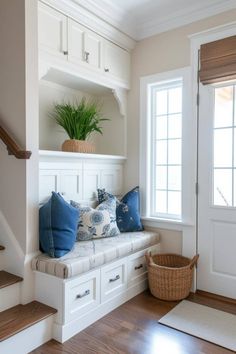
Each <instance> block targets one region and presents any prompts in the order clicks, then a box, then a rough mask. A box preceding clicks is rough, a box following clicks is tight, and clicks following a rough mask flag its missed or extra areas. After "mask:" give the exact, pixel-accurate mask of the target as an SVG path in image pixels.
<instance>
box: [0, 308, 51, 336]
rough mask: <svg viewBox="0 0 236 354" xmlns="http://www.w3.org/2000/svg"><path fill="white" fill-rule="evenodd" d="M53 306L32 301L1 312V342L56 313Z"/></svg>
mask: <svg viewBox="0 0 236 354" xmlns="http://www.w3.org/2000/svg"><path fill="white" fill-rule="evenodd" d="M56 312H57V310H55V309H54V308H52V307H49V306H47V305H44V304H41V303H40V302H38V301H32V302H30V303H29V304H26V305H17V306H14V307H12V308H10V309H8V310H5V311H3V312H1V313H0V342H2V341H4V340H6V339H7V338H9V337H11V336H13V335H15V334H17V333H19V332H21V331H23V330H24V329H26V328H28V327H30V326H32V325H34V324H36V323H38V322H40V321H42V320H44V319H45V318H47V317H49V316H51V315H54V314H55V313H56Z"/></svg>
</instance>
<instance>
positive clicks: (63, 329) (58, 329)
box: [53, 280, 147, 343]
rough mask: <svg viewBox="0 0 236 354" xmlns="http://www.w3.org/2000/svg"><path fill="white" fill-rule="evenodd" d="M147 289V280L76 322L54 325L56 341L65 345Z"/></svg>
mask: <svg viewBox="0 0 236 354" xmlns="http://www.w3.org/2000/svg"><path fill="white" fill-rule="evenodd" d="M146 288H147V280H144V281H142V282H141V283H138V284H136V285H134V286H133V287H132V288H128V289H126V290H125V291H124V292H123V293H120V294H118V295H117V296H116V297H114V298H112V299H111V300H109V301H107V302H104V303H102V304H100V305H99V306H98V307H97V308H96V309H95V310H93V311H91V312H89V313H87V314H86V315H84V316H82V317H80V318H78V319H76V320H75V321H71V322H69V323H67V324H65V325H60V324H58V323H54V324H53V338H54V339H56V340H57V341H58V342H61V343H64V342H65V341H66V340H68V339H69V338H71V337H73V336H74V335H75V334H77V333H79V332H80V331H82V330H83V329H85V328H86V327H88V326H90V325H91V324H92V323H94V322H96V321H97V320H99V319H100V318H102V317H103V316H105V315H107V314H108V313H109V312H111V311H112V310H114V309H115V308H117V307H119V306H120V305H122V304H123V303H125V302H126V301H128V300H130V299H131V298H132V297H134V296H136V295H138V294H140V293H141V292H143V291H144V290H145V289H146Z"/></svg>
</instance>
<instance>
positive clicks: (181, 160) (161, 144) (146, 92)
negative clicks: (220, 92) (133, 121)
mask: <svg viewBox="0 0 236 354" xmlns="http://www.w3.org/2000/svg"><path fill="white" fill-rule="evenodd" d="M190 93H191V81H190V70H189V68H183V69H179V70H174V71H170V72H167V73H162V74H157V75H152V76H148V77H144V78H142V79H141V96H140V101H141V107H140V108H141V126H140V139H141V143H140V150H141V151H140V187H141V188H140V189H141V212H142V215H143V218H151V219H161V220H162V221H168V220H173V221H178V222H184V223H191V222H192V220H193V218H194V211H195V209H194V208H195V193H194V191H195V180H196V141H197V137H196V126H195V124H196V122H193V118H192V117H193V115H192V114H191V95H190Z"/></svg>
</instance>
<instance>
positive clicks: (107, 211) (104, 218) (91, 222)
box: [71, 198, 120, 241]
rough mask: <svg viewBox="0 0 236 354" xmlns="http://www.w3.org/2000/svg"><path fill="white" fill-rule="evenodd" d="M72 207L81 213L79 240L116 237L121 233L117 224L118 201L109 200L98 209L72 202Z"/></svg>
mask: <svg viewBox="0 0 236 354" xmlns="http://www.w3.org/2000/svg"><path fill="white" fill-rule="evenodd" d="M71 205H72V206H73V207H75V208H77V209H79V212H80V218H79V223H78V230H77V240H78V241H85V240H91V239H93V238H101V237H110V236H116V235H118V234H119V233H120V231H119V229H118V227H117V224H116V200H115V198H108V199H107V200H105V201H104V202H103V203H101V204H99V205H98V206H97V208H96V209H93V208H91V207H82V206H81V205H80V204H79V203H77V202H74V201H73V200H71Z"/></svg>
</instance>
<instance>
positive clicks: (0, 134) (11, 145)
mask: <svg viewBox="0 0 236 354" xmlns="http://www.w3.org/2000/svg"><path fill="white" fill-rule="evenodd" d="M0 139H1V140H2V141H3V142H4V144H5V145H6V147H7V150H8V154H9V155H14V156H15V157H16V158H17V159H24V160H28V159H29V158H30V156H31V155H32V152H31V151H24V150H22V149H21V148H20V147H19V146H18V145H17V144H16V142H15V141H14V140H13V139H12V138H11V137H10V135H9V134H8V132H7V131H6V130H5V129H4V128H3V127H2V126H1V125H0Z"/></svg>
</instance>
